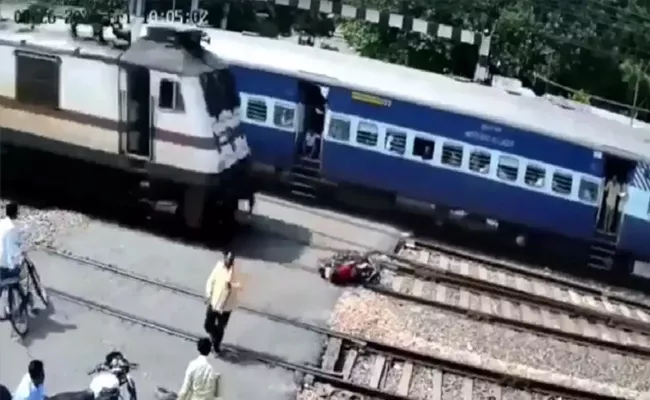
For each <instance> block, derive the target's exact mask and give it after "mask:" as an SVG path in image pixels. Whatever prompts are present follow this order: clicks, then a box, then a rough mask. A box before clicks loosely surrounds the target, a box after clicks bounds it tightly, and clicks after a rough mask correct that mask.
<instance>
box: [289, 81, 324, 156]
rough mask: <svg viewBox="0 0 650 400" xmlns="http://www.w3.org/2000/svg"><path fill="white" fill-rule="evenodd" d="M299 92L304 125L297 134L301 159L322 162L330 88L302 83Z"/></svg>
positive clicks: (300, 125)
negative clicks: (321, 155) (321, 154)
mask: <svg viewBox="0 0 650 400" xmlns="http://www.w3.org/2000/svg"><path fill="white" fill-rule="evenodd" d="M298 91H299V97H300V105H301V109H302V112H303V118H302V123H301V124H299V126H298V130H297V132H296V145H297V149H298V155H299V157H300V158H309V159H312V160H320V153H321V149H322V138H323V134H324V132H323V130H324V128H325V115H326V111H327V93H328V91H329V88H326V87H322V86H319V85H317V84H314V83H311V82H306V81H300V82H299V83H298Z"/></svg>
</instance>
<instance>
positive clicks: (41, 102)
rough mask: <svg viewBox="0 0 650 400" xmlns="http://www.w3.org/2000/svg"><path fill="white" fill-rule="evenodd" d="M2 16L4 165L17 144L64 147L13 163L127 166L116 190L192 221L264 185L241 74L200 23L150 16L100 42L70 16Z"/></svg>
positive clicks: (226, 218) (227, 219) (229, 209)
mask: <svg viewBox="0 0 650 400" xmlns="http://www.w3.org/2000/svg"><path fill="white" fill-rule="evenodd" d="M2 24H3V26H2V30H1V31H0V59H2V60H4V62H3V64H2V66H0V144H1V145H2V151H3V168H5V167H6V168H5V171H6V170H7V169H8V168H9V167H8V166H6V165H4V164H5V163H6V162H8V161H7V160H9V159H12V158H11V157H9V156H8V155H11V154H26V153H24V152H25V151H38V152H41V153H43V154H54V155H56V156H57V157H62V158H58V159H56V160H54V161H48V162H46V164H47V165H34V164H35V162H31V163H30V162H27V163H25V164H23V165H22V166H21V167H15V168H18V169H20V168H27V167H29V168H32V169H33V171H32V173H33V174H36V175H43V176H45V175H47V171H48V170H51V169H56V167H57V165H59V164H60V163H62V161H60V160H62V159H63V158H65V159H73V160H78V161H81V162H84V163H86V165H87V166H88V167H89V168H90V166H91V165H101V166H104V167H106V168H107V169H109V170H112V171H117V172H119V174H120V175H119V179H116V181H118V182H119V189H118V188H117V187H111V189H110V190H116V191H118V190H120V191H122V190H123V191H124V192H125V193H126V192H128V193H133V196H134V198H137V199H135V200H134V201H137V202H140V203H145V204H149V205H151V206H152V207H156V206H157V205H158V204H165V205H167V210H168V212H170V213H171V214H172V215H174V216H175V217H177V218H178V221H179V222H181V223H182V224H183V225H184V226H186V227H189V228H190V229H192V230H195V229H199V230H200V229H204V228H207V229H213V228H214V227H215V226H221V225H223V224H224V223H225V224H232V223H234V222H235V213H236V211H237V208H238V202H239V200H241V199H246V198H250V196H251V195H252V193H253V191H254V188H253V186H252V183H251V180H250V149H249V147H248V142H247V140H246V137H245V135H244V133H243V130H242V125H241V118H240V98H239V94H238V90H237V87H236V79H235V77H234V76H233V74H232V72H231V70H230V68H229V66H228V64H227V63H225V62H223V61H222V60H221V59H220V58H219V57H217V56H216V55H215V54H214V53H212V52H210V51H209V50H206V48H205V40H206V38H205V37H204V35H203V33H202V31H200V30H197V29H193V28H191V27H188V26H182V25H181V26H179V25H176V26H171V25H168V24H161V25H158V26H156V25H155V24H150V25H149V26H145V27H144V29H143V30H142V31H141V33H140V34H138V35H136V36H135V38H136V39H137V40H129V39H130V38H129V37H128V36H127V37H126V40H125V41H120V40H118V38H116V37H113V38H110V39H111V40H110V42H106V43H104V44H101V43H98V42H97V41H92V40H87V39H83V38H77V39H75V38H73V37H71V35H70V33H69V28H68V27H67V26H66V25H65V24H64V23H63V21H60V23H57V24H55V25H42V26H39V27H38V28H36V29H29V28H28V29H25V28H24V27H22V26H21V25H18V24H14V23H13V21H12V22H8V21H7V22H3V23H2ZM29 154H30V155H25V156H22V158H25V157H29V158H31V157H32V155H31V154H32V153H29ZM20 158H21V157H20V156H17V157H14V158H13V159H20ZM39 162H43V161H42V159H41V160H40V161H39ZM82 165H83V164H82ZM86 169H87V168H86V167H81V168H79V166H77V167H76V170H75V171H69V172H78V173H80V174H81V173H83V172H84V170H86ZM67 178H68V179H71V180H74V179H100V178H99V177H98V176H91V177H90V178H88V177H86V178H79V176H77V177H75V176H70V177H67ZM79 184H81V185H83V181H80V182H79ZM107 190H108V189H107ZM170 209H171V211H169V210H170Z"/></svg>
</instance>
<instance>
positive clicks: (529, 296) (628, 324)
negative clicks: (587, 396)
mask: <svg viewBox="0 0 650 400" xmlns="http://www.w3.org/2000/svg"><path fill="white" fill-rule="evenodd" d="M374 254H376V255H380V256H385V257H388V258H390V259H393V260H397V261H399V263H391V262H390V260H386V261H383V262H380V264H382V265H383V266H384V267H386V268H388V269H392V270H394V271H398V272H400V273H405V274H410V275H413V276H415V277H418V278H421V279H425V280H433V281H438V282H445V283H451V284H453V285H458V286H462V287H465V288H471V289H474V290H478V291H482V292H486V293H491V294H496V295H499V296H501V297H505V298H510V299H513V300H516V301H518V302H522V303H527V304H531V305H534V306H539V305H543V306H545V307H548V308H552V309H555V310H559V311H563V312H566V313H569V314H575V315H580V316H583V317H587V318H597V319H599V320H602V321H604V322H606V323H608V324H613V325H616V326H618V327H621V328H627V329H631V330H634V331H638V332H643V333H646V334H650V323H645V322H643V321H640V320H637V319H634V318H628V317H626V316H624V315H615V314H610V313H608V312H603V311H600V310H596V309H593V308H589V307H586V306H581V305H577V304H570V303H566V302H564V301H562V300H557V299H552V298H549V297H545V296H541V295H538V294H535V293H531V292H528V291H525V290H519V289H517V288H513V287H509V286H508V287H507V286H501V285H496V284H494V283H491V282H488V281H485V280H482V279H480V278H474V277H472V276H467V275H463V274H461V273H458V272H454V271H451V270H442V269H437V268H435V267H432V266H430V265H428V264H426V263H422V262H419V261H415V260H410V259H407V258H405V257H401V256H395V255H388V256H386V255H385V254H384V253H379V252H378V253H374ZM369 255H371V256H372V255H373V253H372V252H371V253H369ZM458 257H463V258H465V256H458Z"/></svg>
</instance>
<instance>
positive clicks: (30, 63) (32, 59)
mask: <svg viewBox="0 0 650 400" xmlns="http://www.w3.org/2000/svg"><path fill="white" fill-rule="evenodd" d="M59 90H60V60H59V58H58V57H54V56H49V55H45V54H38V53H31V52H23V51H17V52H16V100H18V101H19V102H21V103H23V104H31V105H35V106H44V107H48V108H55V109H56V108H59Z"/></svg>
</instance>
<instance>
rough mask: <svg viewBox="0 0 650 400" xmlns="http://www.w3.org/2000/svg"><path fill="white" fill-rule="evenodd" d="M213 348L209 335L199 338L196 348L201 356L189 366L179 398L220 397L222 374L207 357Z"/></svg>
mask: <svg viewBox="0 0 650 400" xmlns="http://www.w3.org/2000/svg"><path fill="white" fill-rule="evenodd" d="M211 348H212V343H211V342H210V339H208V338H207V337H204V338H201V339H199V340H198V342H197V344H196V349H197V350H198V351H199V356H198V357H197V358H195V359H194V360H192V361H190V363H189V365H188V366H187V370H186V371H185V378H184V379H183V384H182V385H181V389H180V390H179V391H178V398H177V400H212V399H216V398H218V397H220V394H219V379H220V375H219V374H218V373H216V372H215V371H214V369H213V368H212V365H210V363H209V362H208V358H207V357H208V355H209V354H210V350H211Z"/></svg>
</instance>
